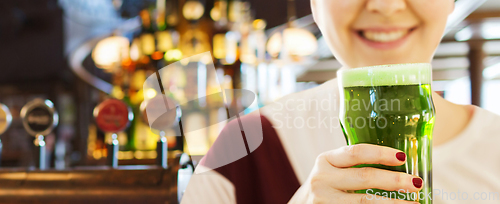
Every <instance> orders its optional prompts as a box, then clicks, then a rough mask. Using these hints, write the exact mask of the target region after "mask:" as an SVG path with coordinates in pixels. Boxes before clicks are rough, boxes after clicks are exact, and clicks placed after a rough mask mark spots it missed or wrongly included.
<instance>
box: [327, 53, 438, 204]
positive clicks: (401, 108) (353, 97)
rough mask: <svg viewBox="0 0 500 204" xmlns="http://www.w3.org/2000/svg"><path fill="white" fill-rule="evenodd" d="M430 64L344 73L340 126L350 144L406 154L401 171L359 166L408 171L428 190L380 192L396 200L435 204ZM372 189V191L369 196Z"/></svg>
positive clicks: (384, 167) (344, 71)
mask: <svg viewBox="0 0 500 204" xmlns="http://www.w3.org/2000/svg"><path fill="white" fill-rule="evenodd" d="M431 73H432V67H431V65H430V64H426V63H419V64H395V65H381V66H373V67H363V68H354V69H345V70H339V71H338V73H337V76H338V79H339V87H340V98H341V103H340V104H341V107H340V116H339V118H340V123H341V126H342V130H343V132H344V136H345V137H346V140H347V144H348V145H354V144H361V143H366V144H375V145H381V146H387V147H392V148H395V149H399V150H401V151H403V152H405V153H406V155H407V159H406V162H405V164H403V165H401V166H384V165H379V164H375V165H372V164H370V165H358V166H356V167H374V168H381V169H387V170H391V171H398V172H404V173H408V174H412V175H415V176H419V177H421V178H422V179H423V186H422V190H421V191H420V192H418V193H413V194H411V193H408V192H406V189H402V190H400V191H397V192H388V191H384V190H380V189H365V190H358V191H355V192H356V193H371V194H375V193H376V192H378V193H379V194H377V195H381V196H386V197H387V196H388V197H390V198H391V199H403V200H412V201H418V202H420V203H425V204H430V203H432V197H431V196H432V130H433V126H434V115H435V110H434V104H433V102H432V92H431V82H432V74H431ZM368 190H370V191H368Z"/></svg>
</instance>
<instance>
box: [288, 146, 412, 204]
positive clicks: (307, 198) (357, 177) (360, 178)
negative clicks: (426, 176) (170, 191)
mask: <svg viewBox="0 0 500 204" xmlns="http://www.w3.org/2000/svg"><path fill="white" fill-rule="evenodd" d="M405 160H406V155H405V154H404V153H403V152H401V151H399V150H396V149H393V148H389V147H384V146H378V145H370V144H358V145H352V146H346V147H342V148H339V149H335V150H331V151H328V152H325V153H323V154H321V155H320V156H318V157H317V158H316V163H315V166H314V168H313V170H312V172H311V174H310V175H309V178H308V180H307V181H306V183H304V184H303V185H302V186H301V187H300V189H299V190H298V191H297V192H296V193H295V195H294V197H293V198H292V200H290V202H289V203H310V204H316V203H342V204H344V203H353V204H355V203H356V204H357V203H370V204H371V203H376V204H379V203H381V204H382V203H383V204H385V203H387V204H389V203H390V204H396V203H398V204H399V203H401V204H408V203H417V202H411V201H403V200H397V199H396V198H392V199H388V198H382V197H380V196H376V195H374V194H373V192H372V193H371V194H356V193H348V191H353V190H361V189H371V188H376V189H382V190H387V191H399V190H401V189H403V190H404V193H405V195H407V194H406V192H407V191H408V192H418V191H419V190H420V189H421V187H422V179H421V178H419V177H416V176H412V175H409V174H405V173H401V172H394V171H388V170H383V169H376V168H370V167H363V168H349V167H352V166H356V165H359V164H382V165H386V166H400V165H403V164H404V163H405ZM401 192H402V191H401ZM398 196H399V195H398Z"/></svg>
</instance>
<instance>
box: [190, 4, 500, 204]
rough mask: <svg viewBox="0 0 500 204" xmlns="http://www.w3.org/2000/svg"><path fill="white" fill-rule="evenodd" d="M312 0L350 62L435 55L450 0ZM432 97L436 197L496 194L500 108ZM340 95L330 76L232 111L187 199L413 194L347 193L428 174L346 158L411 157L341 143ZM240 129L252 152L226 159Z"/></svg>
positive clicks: (345, 199)
mask: <svg viewBox="0 0 500 204" xmlns="http://www.w3.org/2000/svg"><path fill="white" fill-rule="evenodd" d="M311 7H312V11H313V16H314V19H315V21H316V23H317V25H318V26H319V28H320V30H321V32H322V34H323V36H325V39H326V42H327V43H328V45H329V47H330V49H331V50H332V52H333V53H334V55H335V57H336V58H337V59H338V60H339V61H340V62H341V63H342V64H343V66H344V69H350V68H356V67H363V66H373V65H381V64H399V63H429V62H430V61H431V59H432V58H433V54H434V52H435V50H436V48H437V46H438V44H439V43H440V41H441V37H442V36H443V32H444V29H445V25H446V21H447V17H448V15H449V14H450V13H451V12H452V11H453V9H454V1H453V0H311ZM433 99H434V105H435V108H436V121H435V127H434V133H433V135H434V136H433V140H434V141H433V143H434V144H433V166H432V168H433V188H434V192H433V193H434V203H498V202H500V198H499V197H498V192H500V165H499V164H498V161H500V152H499V151H498V150H497V149H498V148H497V147H496V146H497V144H499V143H500V127H499V126H498V125H496V124H499V123H500V116H497V115H495V114H492V113H490V112H488V111H485V110H483V109H481V108H478V107H474V106H463V105H457V104H453V103H451V102H448V101H446V100H444V99H443V98H441V97H440V96H439V95H437V94H435V93H434V94H433ZM338 101H339V97H338V85H337V80H336V79H332V80H330V81H328V82H326V83H324V84H323V85H321V86H319V87H317V88H314V89H311V90H307V91H304V92H300V93H296V94H292V95H289V96H287V97H284V98H283V99H281V100H279V101H277V102H275V103H273V104H270V105H268V106H266V107H264V108H262V109H260V110H259V111H258V112H256V113H253V114H250V115H247V116H245V117H241V118H240V121H237V120H233V121H232V122H230V123H229V124H228V125H227V127H226V128H225V129H224V130H223V131H222V133H221V135H220V137H219V139H218V140H217V142H216V143H215V144H214V146H213V147H212V149H211V150H210V152H209V153H208V154H207V156H206V157H205V158H204V159H203V160H202V162H201V164H200V165H199V167H198V169H197V171H199V172H202V171H206V172H205V173H200V174H196V175H195V176H193V178H192V180H191V182H190V184H189V186H188V189H187V190H186V194H185V195H184V199H183V203H287V202H288V203H412V202H410V201H400V200H387V199H386V200H384V199H380V198H379V197H374V196H369V195H366V194H354V193H349V192H351V190H359V189H369V188H378V189H384V190H398V189H409V190H410V191H418V190H419V189H420V186H421V182H422V180H421V179H420V178H418V177H415V176H412V175H408V174H404V173H399V172H391V171H386V170H381V169H374V168H349V167H352V166H355V165H358V164H384V165H390V166H398V165H402V164H403V163H404V160H405V158H404V157H403V158H401V157H400V156H401V154H398V152H399V151H398V150H395V149H391V148H387V147H381V146H376V145H366V144H365V145H354V146H345V139H344V136H343V133H342V130H341V128H340V127H339V125H338V124H339V122H338V119H336V118H337V117H338V104H339V102H338ZM241 124H247V127H242V126H241ZM260 125H261V126H262V132H263V140H262V142H261V144H260V146H259V147H258V148H256V149H255V150H254V151H253V152H252V150H253V149H251V148H250V149H249V148H248V147H252V145H251V144H252V143H259V142H260V140H259V138H260V135H259V134H258V132H259V131H254V132H252V131H250V129H252V130H255V129H257V130H258V127H259V126H260ZM240 129H243V131H244V132H245V135H244V137H245V138H246V143H245V144H246V147H247V153H250V152H251V153H250V154H248V156H244V154H243V156H241V157H242V158H241V159H239V160H237V161H235V162H232V163H230V164H227V165H220V161H230V160H231V159H230V157H231V155H234V153H235V152H236V151H237V150H235V149H237V148H235V147H233V146H234V144H236V143H238V141H239V140H238V139H235V138H241V135H240V134H239V133H238V132H239V131H240ZM235 135H236V136H235ZM240 140H241V139H240ZM486 141H487V142H486ZM247 143H248V144H247ZM398 155H399V156H398ZM223 163H229V162H223ZM209 169H213V171H208V170H209ZM419 183H420V184H419ZM485 194H487V195H489V196H486V197H488V198H485V196H484V195H485ZM481 195H483V197H481ZM413 203H414V202H413Z"/></svg>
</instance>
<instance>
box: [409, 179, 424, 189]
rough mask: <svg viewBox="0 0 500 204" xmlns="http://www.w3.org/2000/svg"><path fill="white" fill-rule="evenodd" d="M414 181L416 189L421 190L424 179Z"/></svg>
mask: <svg viewBox="0 0 500 204" xmlns="http://www.w3.org/2000/svg"><path fill="white" fill-rule="evenodd" d="M412 181H413V185H414V186H415V187H416V188H421V187H422V182H424V181H422V179H421V178H413V179H412Z"/></svg>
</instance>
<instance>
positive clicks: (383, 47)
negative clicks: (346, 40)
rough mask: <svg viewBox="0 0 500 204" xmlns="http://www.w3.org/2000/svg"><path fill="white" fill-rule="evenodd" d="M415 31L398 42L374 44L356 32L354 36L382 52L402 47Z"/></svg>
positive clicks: (409, 32)
mask: <svg viewBox="0 0 500 204" xmlns="http://www.w3.org/2000/svg"><path fill="white" fill-rule="evenodd" d="M413 31H415V30H411V31H408V33H407V34H406V35H405V36H404V37H402V38H400V39H398V40H395V41H391V42H374V41H371V40H368V39H366V38H365V37H363V36H361V35H360V34H359V33H358V32H354V34H355V35H356V36H358V38H359V39H361V41H363V42H364V43H365V44H367V45H368V46H369V47H372V48H375V49H380V50H390V49H396V48H398V47H400V46H401V45H403V44H404V43H405V42H406V41H407V40H408V38H409V37H410V35H411V34H413Z"/></svg>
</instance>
